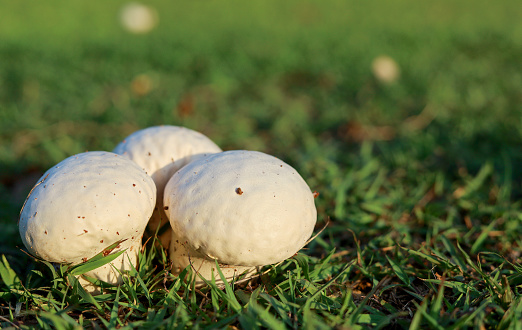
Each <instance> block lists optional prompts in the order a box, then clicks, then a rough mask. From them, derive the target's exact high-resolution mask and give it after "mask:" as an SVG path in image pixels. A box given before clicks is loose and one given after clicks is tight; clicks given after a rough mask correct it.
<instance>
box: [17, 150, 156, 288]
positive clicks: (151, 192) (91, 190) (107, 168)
mask: <svg viewBox="0 0 522 330" xmlns="http://www.w3.org/2000/svg"><path fill="white" fill-rule="evenodd" d="M155 201H156V187H155V185H154V182H153V181H152V179H151V178H150V177H149V176H148V175H147V174H146V173H145V172H144V171H143V170H142V169H141V168H140V167H139V166H138V165H136V164H135V163H134V162H132V161H130V160H128V159H126V158H124V157H121V156H120V155H117V154H114V153H109V152H101V151H93V152H86V153H81V154H78V155H75V156H71V157H69V158H67V159H65V160H63V161H62V162H60V163H58V164H57V165H56V166H54V167H52V168H51V169H49V170H48V171H47V172H46V173H45V174H44V175H43V176H42V178H41V179H40V180H39V181H38V183H37V184H36V185H35V186H34V187H33V189H32V190H31V192H30V193H29V196H28V197H27V199H26V202H25V204H24V206H23V208H22V210H21V212H20V219H19V231H20V235H21V237H22V241H23V243H24V245H25V247H26V248H27V250H28V251H29V253H31V254H32V255H34V256H36V257H39V258H42V259H44V260H47V261H50V262H54V263H67V264H72V265H75V264H80V263H82V262H85V261H86V260H87V259H90V258H91V257H93V256H95V255H96V254H98V253H100V252H102V251H104V249H105V248H106V247H108V246H110V245H112V244H115V243H117V242H119V241H122V240H123V242H121V244H119V246H118V247H116V248H115V249H114V250H113V252H117V251H121V250H123V249H127V250H126V251H125V252H124V253H123V254H121V255H120V256H119V257H118V258H116V259H115V260H114V261H112V262H111V263H110V264H106V265H104V266H102V267H100V268H97V269H94V270H92V271H90V272H87V273H86V274H85V275H87V276H90V277H94V278H96V279H99V280H103V281H105V282H108V283H111V284H119V283H121V281H122V278H121V275H120V273H119V272H118V271H125V270H130V269H131V263H132V264H133V265H134V267H137V253H138V251H139V250H140V248H141V239H142V236H143V231H144V230H145V226H146V225H147V222H148V220H149V218H150V215H151V214H152V212H153V210H154V205H155ZM111 264H112V266H114V267H115V268H116V269H117V270H118V271H116V270H114V269H113V267H112V266H111ZM79 280H80V283H81V284H82V285H83V286H84V287H85V289H86V290H87V291H91V292H98V290H99V288H97V287H96V286H94V285H92V284H91V283H90V282H88V281H87V280H85V279H84V278H82V277H80V279H79Z"/></svg>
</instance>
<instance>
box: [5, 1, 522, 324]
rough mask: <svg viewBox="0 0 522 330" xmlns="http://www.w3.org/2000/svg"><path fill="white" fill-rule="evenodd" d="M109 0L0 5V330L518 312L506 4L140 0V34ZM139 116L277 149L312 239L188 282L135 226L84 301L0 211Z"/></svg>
mask: <svg viewBox="0 0 522 330" xmlns="http://www.w3.org/2000/svg"><path fill="white" fill-rule="evenodd" d="M125 4H126V2H124V1H111V2H107V3H103V4H101V3H98V2H75V1H58V0H52V1H47V2H30V1H26V0H19V1H2V2H0V13H2V15H1V16H2V18H1V19H0V196H1V198H0V255H1V256H0V257H1V260H0V276H1V279H0V308H1V311H0V327H2V328H4V327H10V326H11V327H14V328H30V327H43V328H58V329H69V328H77V327H93V328H96V327H101V328H114V327H122V328H123V327H127V328H133V327H143V328H169V329H170V328H174V327H176V328H189V327H198V328H226V327H229V328H261V327H266V328H278V329H283V328H325V329H328V328H396V329H402V328H412V329H425V328H436V329H442V328H446V329H449V328H451V329H459V328H466V327H468V328H486V329H490V328H491V329H492V328H499V329H518V328H519V325H518V323H517V322H518V320H519V319H522V225H521V221H522V205H521V200H522V167H519V166H517V165H516V164H520V163H521V161H522V92H521V87H522V61H521V60H520V59H521V58H522V21H521V20H520V17H522V7H520V5H519V4H518V2H517V1H514V0H513V1H511V0H502V1H497V2H495V3H494V4H493V3H492V2H487V1H474V2H471V1H465V0H458V1H439V2H433V3H430V2H419V1H413V0H403V1H397V2H396V3H392V2H385V1H373V2H371V1H368V2H358V1H352V0H350V1H337V0H331V1H319V0H306V1H295V0H290V1H284V2H282V1H275V0H265V1H260V0H259V1H258V0H254V1H248V2H240V1H235V0H223V1H191V2H189V1H185V2H182V1H170V2H166V1H149V2H147V4H148V5H150V6H151V7H152V8H154V9H155V11H156V14H157V18H158V21H157V26H155V27H154V28H153V29H152V30H151V31H150V32H148V33H145V34H134V33H131V32H129V31H127V30H125V29H124V28H123V27H122V25H121V22H120V13H121V10H122V8H123V7H124V6H125ZM378 58H381V59H383V58H384V59H388V62H390V61H391V63H392V66H393V65H396V69H397V72H396V73H397V74H396V76H394V77H392V78H390V79H388V80H386V79H384V78H382V77H380V76H379V75H378V73H377V71H376V70H377V69H375V68H374V67H375V65H376V62H375V60H376V59H378ZM154 125H178V126H185V127H189V128H191V129H194V130H196V131H199V132H202V133H203V134H205V135H206V136H208V137H209V138H210V139H212V140H213V141H214V142H216V143H217V144H218V145H219V146H220V147H221V148H222V149H223V150H236V149H248V150H258V151H262V152H265V153H269V154H272V155H274V156H277V157H278V158H281V159H282V160H284V161H285V162H287V163H288V164H290V165H292V166H293V167H294V168H295V169H296V170H297V171H298V172H299V173H300V174H301V176H302V177H303V178H304V179H305V180H306V182H307V183H308V185H309V186H310V188H311V190H312V191H317V192H318V193H319V196H318V197H317V198H316V200H315V201H316V206H317V211H318V223H317V226H316V230H315V233H319V235H318V236H317V237H316V238H315V239H314V240H313V241H312V242H311V243H310V244H309V245H308V246H306V247H305V249H303V250H302V251H301V252H300V253H299V254H298V255H296V256H294V257H293V258H290V259H288V260H287V261H285V262H283V263H282V264H280V265H277V266H267V267H265V269H264V270H266V272H265V273H264V275H262V276H261V277H259V278H256V279H253V280H252V281H250V282H247V283H230V285H227V286H226V287H225V288H218V287H216V286H215V285H212V284H210V285H209V286H207V287H204V288H201V289H198V290H194V289H191V287H190V284H189V283H185V282H183V281H181V280H180V279H179V278H178V277H176V276H174V275H172V274H170V273H169V272H168V256H167V255H166V254H165V253H166V252H165V251H163V250H161V249H158V248H156V247H154V245H153V244H151V242H150V241H149V242H148V243H147V244H146V245H145V248H144V251H143V254H142V255H141V256H140V263H139V267H138V268H137V269H136V270H135V271H132V272H130V274H129V275H130V276H129V278H128V281H127V282H126V283H125V284H124V285H122V286H120V287H119V288H116V287H115V288H109V289H107V291H106V292H105V293H104V294H102V295H98V296H91V295H89V294H87V293H85V292H84V291H83V290H82V289H81V287H78V286H77V285H75V281H74V277H71V274H74V272H75V270H74V269H68V268H67V267H61V268H60V267H58V268H55V267H53V266H52V265H51V264H48V263H47V264H46V263H45V262H41V261H36V260H35V259H34V258H32V257H30V256H29V255H27V254H26V253H24V249H25V248H24V246H23V244H22V241H21V239H20V237H19V233H18V227H17V225H16V222H17V219H18V215H19V212H20V209H21V207H22V205H23V203H24V200H25V198H26V196H27V194H28V193H29V191H30V189H31V187H32V186H33V185H34V184H35V183H36V182H37V181H38V179H39V178H40V176H41V175H42V174H43V173H44V172H45V171H46V170H47V169H48V168H50V167H52V166H53V165H55V164H56V163H58V162H60V161H61V160H63V159H65V158H66V157H68V156H71V155H74V154H77V153H80V152H83V151H86V150H107V151H111V150H112V149H113V148H114V147H115V146H116V145H117V144H118V143H119V142H120V141H121V140H122V139H123V138H125V137H126V136H127V135H129V134H130V133H132V132H134V131H136V130H139V129H142V128H145V127H149V126H154ZM322 229H324V230H322ZM321 230H322V231H321Z"/></svg>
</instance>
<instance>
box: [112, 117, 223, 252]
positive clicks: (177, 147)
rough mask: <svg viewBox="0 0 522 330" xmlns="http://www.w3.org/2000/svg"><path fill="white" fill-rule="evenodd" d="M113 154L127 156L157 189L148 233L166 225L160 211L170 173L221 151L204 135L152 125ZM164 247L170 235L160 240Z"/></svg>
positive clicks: (192, 131) (184, 129) (175, 127)
mask: <svg viewBox="0 0 522 330" xmlns="http://www.w3.org/2000/svg"><path fill="white" fill-rule="evenodd" d="M113 152H115V153H117V154H120V155H122V156H124V157H127V158H129V159H131V160H132V161H134V162H135V163H136V164H138V165H139V166H141V167H142V168H143V169H144V170H145V171H146V172H147V173H148V174H149V175H150V176H152V179H153V180H154V183H155V184H156V187H157V203H156V204H157V205H156V210H155V211H154V213H153V215H152V218H151V220H150V223H149V226H148V229H147V231H148V234H149V235H152V234H154V233H155V231H156V229H157V227H158V226H162V225H163V223H168V219H167V217H166V216H165V213H164V211H163V190H164V188H165V185H166V184H167V181H168V180H169V179H170V177H171V176H172V174H174V173H175V172H176V171H177V170H179V169H180V168H182V167H183V166H185V165H186V164H188V163H189V162H191V161H193V160H195V159H198V158H200V157H203V156H205V155H207V154H212V153H217V152H221V149H220V148H219V147H218V146H217V145H216V144H215V143H214V142H212V140H210V139H209V138H208V137H206V136H205V135H203V134H201V133H199V132H196V131H194V130H191V129H189V128H185V127H180V126H168V125H167V126H153V127H148V128H145V129H142V130H139V131H136V132H134V133H132V134H131V135H129V136H128V137H126V138H125V139H124V140H123V141H122V142H121V143H120V144H118V145H117V146H116V148H114V150H113ZM161 240H162V243H163V245H164V246H167V245H168V242H169V241H170V232H167V233H165V235H163V237H162V238H161Z"/></svg>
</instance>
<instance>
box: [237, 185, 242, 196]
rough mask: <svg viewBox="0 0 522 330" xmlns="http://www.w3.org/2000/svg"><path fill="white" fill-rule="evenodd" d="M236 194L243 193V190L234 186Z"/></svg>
mask: <svg viewBox="0 0 522 330" xmlns="http://www.w3.org/2000/svg"><path fill="white" fill-rule="evenodd" d="M236 194H238V195H243V190H241V188H239V187H238V188H236Z"/></svg>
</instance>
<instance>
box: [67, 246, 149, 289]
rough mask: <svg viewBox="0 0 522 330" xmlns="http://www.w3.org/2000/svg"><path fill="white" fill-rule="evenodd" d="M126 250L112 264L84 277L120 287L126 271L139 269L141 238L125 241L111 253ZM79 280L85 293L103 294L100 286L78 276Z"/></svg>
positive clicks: (92, 271) (87, 273)
mask: <svg viewBox="0 0 522 330" xmlns="http://www.w3.org/2000/svg"><path fill="white" fill-rule="evenodd" d="M125 249H126V251H125V252H123V253H122V254H121V255H120V256H118V257H117V258H116V259H114V260H113V261H111V262H110V263H107V264H105V265H103V266H101V267H98V268H96V269H93V270H91V271H89V272H86V273H85V274H84V275H87V276H89V277H93V278H95V279H97V280H101V281H104V282H107V283H109V284H112V285H120V284H121V283H123V278H122V274H123V273H124V272H125V271H129V270H132V265H133V266H134V268H137V267H138V251H139V250H140V249H141V236H140V237H137V238H134V239H132V240H131V239H128V240H126V241H123V242H122V243H121V244H120V245H119V247H117V248H115V249H114V250H112V251H111V253H116V252H118V251H122V250H125ZM77 278H78V281H79V282H80V285H81V286H82V287H83V288H84V289H85V291H87V292H89V293H91V294H93V295H96V294H100V293H102V292H101V288H100V287H99V286H97V285H95V284H93V283H91V282H89V281H88V280H87V279H85V278H84V277H83V276H82V275H78V276H77Z"/></svg>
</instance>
